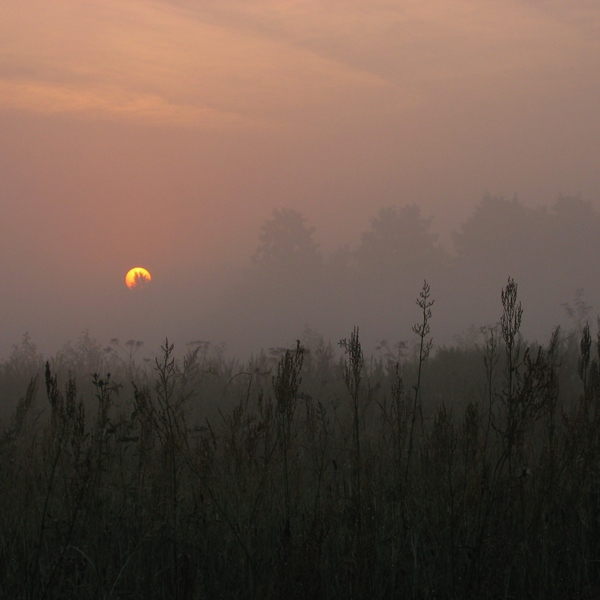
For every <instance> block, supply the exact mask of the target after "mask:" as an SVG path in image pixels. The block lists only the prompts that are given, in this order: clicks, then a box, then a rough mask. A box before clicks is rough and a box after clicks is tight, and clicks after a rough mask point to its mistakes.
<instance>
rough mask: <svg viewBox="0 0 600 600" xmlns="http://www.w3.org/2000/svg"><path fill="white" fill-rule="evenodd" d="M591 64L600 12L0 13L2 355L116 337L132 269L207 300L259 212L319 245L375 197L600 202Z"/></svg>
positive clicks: (453, 221) (432, 8)
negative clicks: (305, 228)
mask: <svg viewBox="0 0 600 600" xmlns="http://www.w3.org/2000/svg"><path fill="white" fill-rule="evenodd" d="M599 73H600V5H599V4H598V3H597V2H595V1H594V2H592V1H587V2H585V1H581V2H565V1H559V0H548V1H537V0H518V1H516V0H515V1H513V0H455V1H450V0H432V1H429V2H423V1H422V0H409V1H399V0H395V1H392V0H389V1H384V0H382V1H378V0H364V1H363V0H346V1H343V2H342V1H339V0H336V1H334V0H323V1H320V2H316V1H304V2H303V1H287V2H286V1H282V0H278V1H267V0H265V1H262V0H257V1H252V2H249V1H248V0H218V1H208V0H206V1H202V0H172V1H163V2H159V1H151V0H144V1H141V0H118V1H117V0H86V1H81V0H53V1H52V2H48V1H47V0H28V1H27V2H17V1H16V0H15V1H13V0H3V1H1V2H0V131H1V132H2V134H1V135H0V181H1V182H2V188H1V193H0V210H1V219H0V236H1V237H0V251H1V257H0V276H1V277H2V280H3V287H2V296H1V297H0V310H1V312H2V319H3V340H2V342H0V356H1V355H2V354H4V353H5V351H6V348H10V344H12V343H14V342H16V341H18V339H19V338H20V336H21V334H22V333H24V332H25V331H29V332H30V334H31V335H32V337H33V338H34V340H37V341H39V342H40V345H42V346H43V347H44V344H46V345H49V344H50V342H51V341H55V342H56V343H57V344H62V343H64V342H65V341H66V340H67V339H69V338H71V339H72V338H74V337H76V336H77V334H78V333H79V332H81V331H82V330H83V329H84V328H85V327H89V328H90V330H91V331H92V333H95V334H96V335H98V336H100V337H102V336H105V337H110V336H113V335H119V327H121V326H122V323H123V322H127V315H129V314H130V312H128V311H133V312H135V310H136V307H135V304H132V300H131V297H128V296H127V293H128V290H127V289H126V288H125V286H124V284H123V276H124V274H125V272H126V271H127V270H128V269H129V268H130V267H132V266H137V265H138V264H142V265H143V266H147V267H148V268H149V269H150V270H151V271H153V275H154V281H155V282H161V281H162V282H163V285H164V286H165V288H164V289H166V288H167V287H168V288H169V289H170V291H171V293H172V294H173V296H174V297H177V296H178V295H180V294H185V293H188V291H189V289H190V287H193V289H194V290H195V292H197V293H199V294H200V295H201V294H202V284H201V283H198V282H199V281H200V282H201V281H202V280H203V278H208V275H207V274H208V273H209V272H211V271H214V270H216V269H220V268H222V267H223V265H224V264H227V265H229V264H237V263H240V262H243V261H245V260H247V258H248V256H249V255H250V254H251V252H252V250H253V248H254V246H255V245H256V243H257V236H258V228H259V226H260V224H261V223H262V222H263V221H264V220H265V219H266V218H268V217H269V215H270V213H271V211H272V209H273V208H275V207H281V206H288V207H293V208H296V209H298V210H300V211H301V212H303V213H304V214H305V215H306V216H307V217H308V219H309V221H310V223H312V224H313V225H315V226H317V229H318V232H317V236H318V239H319V241H320V242H321V244H322V245H323V247H324V248H326V249H327V248H335V246H336V245H337V244H342V243H348V244H350V245H352V244H354V243H355V242H356V241H357V240H358V237H359V235H360V232H361V231H363V230H364V229H366V228H367V227H368V223H369V219H370V218H371V217H372V216H374V215H375V214H376V212H377V210H378V209H379V208H380V207H381V206H387V205H390V204H400V205H402V204H406V203H414V202H416V203H418V204H419V205H420V206H421V207H422V210H423V211H424V213H425V214H427V215H433V216H434V217H435V221H434V223H435V226H436V228H437V229H438V230H440V231H441V232H448V231H450V230H452V229H453V228H456V227H457V226H458V225H459V224H460V222H461V220H462V219H464V218H465V217H466V216H467V215H468V214H469V212H470V211H471V209H472V208H473V206H474V205H475V204H476V203H477V202H478V201H479V199H480V198H481V196H482V195H483V194H484V193H485V192H491V193H494V194H503V195H506V196H512V195H513V194H515V193H516V194H518V196H519V197H520V198H521V199H522V200H523V201H524V202H527V203H532V204H539V203H543V202H551V201H553V200H554V199H555V198H556V197H557V196H558V195H559V194H561V193H563V194H572V193H581V194H582V195H583V196H584V197H585V198H588V199H591V200H593V201H594V202H596V203H598V202H600V169H599V165H600V111H599V109H598V107H600V77H599V76H598V74H599ZM190 278H193V280H194V282H196V283H194V285H192V284H191V283H190V281H189V279H190ZM194 286H200V287H199V288H198V287H194ZM207 286H208V284H207ZM186 290H187V291H186ZM209 296H210V290H208V289H207V290H206V298H207V302H209V299H208V298H209ZM211 301H218V298H216V299H215V298H212V300H211ZM165 306H166V304H165ZM165 310H168V309H167V308H165ZM167 321H168V319H167ZM100 323H103V325H100ZM113 331H114V333H113ZM122 335H123V337H126V336H127V335H128V334H127V333H126V332H123V333H122ZM132 335H133V334H132Z"/></svg>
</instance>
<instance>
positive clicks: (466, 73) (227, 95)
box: [0, 0, 600, 128]
mask: <svg viewBox="0 0 600 600" xmlns="http://www.w3.org/2000/svg"><path fill="white" fill-rule="evenodd" d="M599 22H600V10H599V9H598V8H596V7H595V4H594V3H591V2H583V3H577V7H573V6H572V3H569V4H568V5H567V4H566V3H564V2H536V1H533V0H529V1H523V0H519V1H517V0H502V1H499V0H477V1H476V2H475V1H473V0H456V1H455V2H451V3H450V2H447V1H446V0H433V1H431V2H422V1H421V0H406V2H402V3H398V2H396V1H388V0H369V1H366V0H347V1H345V2H337V1H336V2H334V1H327V0H320V1H316V0H306V1H284V0H277V1H275V0H257V1H256V2H248V1H247V0H219V2H197V1H195V0H194V1H192V0H154V1H148V0H144V1H142V0H127V1H123V0H119V1H117V0H102V1H100V0H90V1H89V2H79V1H78V0H55V1H53V2H52V3H49V2H46V1H44V0H30V1H29V2H27V4H26V5H25V3H3V5H2V6H0V39H1V40H2V41H1V42H0V90H1V94H2V95H1V99H0V106H1V107H2V108H4V109H20V110H27V111H35V112H41V113H44V112H65V113H73V114H79V115H81V116H92V117H105V118H116V119H121V118H125V119H128V120H134V121H135V120H138V121H143V122H157V123H173V124H185V125H193V126H198V127H209V128H239V127H256V126H258V127H266V128H269V127H289V126H294V125H298V124H299V123H303V122H307V121H310V118H311V115H319V114H328V115H329V118H331V117H332V116H335V115H336V113H337V114H339V113H343V112H344V111H349V112H351V113H353V114H355V116H358V115H363V116H364V115H368V114H369V112H370V111H375V112H378V113H385V112H390V113H392V112H395V113H398V111H401V110H402V109H403V108H404V107H407V106H414V105H415V104H417V103H419V102H420V101H421V100H422V99H423V98H424V97H425V96H426V95H427V94H432V93H434V92H433V91H432V89H433V88H436V89H439V88H440V87H444V86H446V85H454V84H453V83H452V82H458V83H457V84H456V85H463V84H464V83H465V81H468V80H470V81H472V82H477V84H478V85H480V86H483V87H484V88H485V86H486V85H487V84H489V83H490V82H495V81H498V80H499V79H500V80H501V79H502V78H504V77H510V76H512V74H515V73H516V74H517V75H519V76H521V77H523V76H530V77H531V76H533V77H544V76H546V75H547V74H548V73H552V75H553V76H556V74H557V73H561V72H563V73H570V72H571V71H572V69H573V65H574V64H576V65H579V68H581V69H586V70H588V69H589V70H592V69H593V68H595V67H596V66H598V62H600V58H599V57H600V47H599V46H600V42H599V40H598V38H597V36H596V37H594V36H590V35H589V32H590V31H591V29H590V28H592V29H593V27H595V26H596V27H597V25H598V23H599Z"/></svg>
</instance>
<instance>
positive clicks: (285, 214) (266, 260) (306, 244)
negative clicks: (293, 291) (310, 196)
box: [253, 208, 323, 275]
mask: <svg viewBox="0 0 600 600" xmlns="http://www.w3.org/2000/svg"><path fill="white" fill-rule="evenodd" d="M314 232H315V228H314V227H309V226H308V225H307V224H306V218H305V217H304V216H303V215H302V214H301V213H299V212H298V211H296V210H293V209H289V208H282V209H279V210H278V209H275V210H273V216H272V218H271V219H269V220H268V221H266V222H265V223H264V224H263V225H262V227H261V229H260V234H259V239H260V245H259V246H258V248H257V250H256V253H255V254H254V256H253V262H254V263H255V264H256V265H258V266H259V267H261V268H263V269H265V270H268V271H277V272H289V273H297V274H302V275H309V274H311V273H315V272H316V271H317V270H319V269H320V268H321V267H322V262H323V259H322V256H321V253H320V251H319V247H318V245H317V244H316V242H315V241H314V239H313V234H314Z"/></svg>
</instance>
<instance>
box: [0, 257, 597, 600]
mask: <svg viewBox="0 0 600 600" xmlns="http://www.w3.org/2000/svg"><path fill="white" fill-rule="evenodd" d="M265 256H266V254H265ZM517 291H518V290H517V285H516V283H515V282H514V281H513V280H512V279H509V281H508V283H507V284H506V286H505V288H504V289H503V290H502V293H501V294H500V293H498V297H499V300H501V306H500V303H497V305H498V309H497V312H498V314H499V317H500V319H499V321H498V324H497V325H495V326H492V327H486V328H483V329H481V330H480V331H479V333H478V334H477V335H473V336H472V339H471V340H469V341H464V340H463V342H462V343H460V344H457V345H455V346H444V347H440V348H436V347H435V346H433V344H432V337H431V336H432V334H433V335H434V334H435V322H436V321H435V320H436V312H435V311H436V308H437V303H435V304H433V297H434V296H432V291H431V290H430V288H429V285H428V284H427V283H425V284H424V286H423V288H422V290H421V294H420V295H419V297H418V299H417V304H418V306H417V310H415V311H414V317H415V318H414V319H413V321H416V324H415V326H414V329H413V330H414V338H415V346H414V351H411V350H410V347H409V346H407V345H402V344H400V345H398V346H390V345H389V344H382V346H381V348H380V351H379V352H378V353H377V354H376V355H375V356H374V357H371V358H369V357H366V356H365V354H364V351H363V347H362V344H361V339H360V337H359V329H358V328H355V329H354V330H353V331H352V332H351V333H350V337H349V338H346V339H344V340H342V341H341V342H340V346H341V348H340V350H341V352H340V353H337V351H336V350H335V349H334V347H332V346H331V345H330V344H327V343H326V342H325V341H324V340H323V339H322V338H321V337H320V336H319V335H318V334H317V333H316V332H315V331H311V330H306V331H305V333H304V335H303V337H302V339H301V340H300V341H299V342H298V343H297V344H296V345H295V346H294V347H292V348H290V349H285V348H282V349H272V350H270V351H268V352H261V353H259V354H257V355H256V356H254V357H252V358H251V359H250V360H249V361H248V362H246V363H238V362H236V361H235V360H228V359H226V358H224V356H223V354H222V352H221V351H220V349H219V348H218V347H213V346H212V345H211V344H208V343H200V342H198V343H195V344H191V345H189V346H188V348H187V351H186V352H185V353H184V354H183V355H182V356H179V357H176V356H175V354H174V351H175V349H174V348H173V345H172V344H170V343H169V342H168V341H165V343H164V345H163V346H162V348H161V351H160V352H159V354H158V355H157V356H156V357H155V358H154V359H153V360H151V361H147V362H145V361H144V360H143V359H141V358H140V357H141V356H142V355H143V352H144V351H145V348H143V346H142V345H141V342H136V341H133V340H130V341H128V342H125V343H124V344H121V343H120V342H119V341H118V340H113V342H112V343H111V345H110V346H109V347H108V348H106V349H103V348H101V347H100V346H99V345H98V344H97V343H96V342H95V341H94V340H93V339H91V338H90V337H89V336H88V335H85V334H84V335H83V336H82V337H81V338H80V340H78V342H77V343H76V344H74V345H71V344H70V345H68V346H67V347H65V349H64V350H63V351H61V352H60V353H58V354H57V355H56V356H55V357H54V358H52V359H50V360H48V361H44V360H43V358H42V357H41V356H40V355H39V353H38V352H37V350H36V348H35V346H34V344H33V342H32V341H31V340H30V339H29V338H28V337H25V338H24V339H23V342H22V344H21V345H20V346H18V347H16V348H15V351H14V353H13V355H12V356H11V357H9V358H8V359H7V360H5V361H3V362H2V363H1V364H0V392H1V393H2V396H3V406H4V407H8V406H11V412H10V414H9V415H8V414H7V415H6V416H5V418H4V419H3V428H2V433H1V437H0V448H1V450H0V451H1V455H2V461H1V462H0V486H1V487H0V519H1V527H0V531H1V532H2V536H1V537H0V596H1V597H3V598H61V597H64V598H71V597H77V598H82V599H84V598H99V597H101V598H111V597H114V598H134V597H135V598H138V597H145V598H201V597H218V598H266V597H270V598H272V597H289V598H296V597H297V598H306V597H323V598H335V597H351V598H366V597H369V598H371V597H373V598H389V597H415V598H481V597H486V598H515V597H519V598H522V597H536V598H563V597H564V598H567V597H568V598H573V597H597V596H598V594H599V592H600V470H599V465H600V370H599V369H600V367H599V365H600V338H598V337H597V338H596V339H595V340H594V339H593V338H592V332H591V331H590V326H589V324H588V323H583V328H582V330H581V331H579V332H569V333H567V334H563V333H561V331H560V329H556V330H555V331H554V332H553V333H552V335H551V336H550V339H549V341H548V343H546V344H544V345H539V344H537V343H528V342H527V341H526V340H525V339H524V338H523V336H522V334H521V324H522V321H523V320H526V318H527V314H528V313H527V308H525V309H523V308H522V306H521V301H520V300H519V298H518V296H517ZM498 292H500V290H498ZM576 309H577V307H575V309H573V310H576ZM531 310H532V311H533V310H535V307H531ZM360 331H361V333H362V329H361V330H360Z"/></svg>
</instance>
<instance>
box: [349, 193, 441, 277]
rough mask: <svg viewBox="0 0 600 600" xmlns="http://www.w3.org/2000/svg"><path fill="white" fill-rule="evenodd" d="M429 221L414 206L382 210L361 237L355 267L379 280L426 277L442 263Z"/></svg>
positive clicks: (391, 207) (439, 250)
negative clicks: (384, 278) (360, 266)
mask: <svg viewBox="0 0 600 600" xmlns="http://www.w3.org/2000/svg"><path fill="white" fill-rule="evenodd" d="M431 221H432V219H426V218H424V217H423V216H422V215H421V210H420V209H419V207H418V206H415V205H410V206H404V207H402V208H398V207H396V206H390V207H387V208H382V209H381V210H380V211H379V213H378V215H377V216H376V217H375V218H374V219H373V220H372V221H371V229H370V231H366V232H365V233H363V234H362V239H361V244H360V246H359V248H358V249H357V251H356V259H357V261H358V263H359V264H360V265H362V267H363V268H364V269H367V270H368V271H369V272H372V273H374V274H376V275H377V274H379V275H380V276H382V277H389V276H390V274H394V276H395V277H399V276H405V275H406V276H418V280H419V281H422V280H423V279H424V278H425V277H429V276H430V275H431V272H432V271H438V270H439V268H440V266H441V265H443V263H444V261H445V253H444V251H443V250H442V249H441V248H440V247H439V246H438V245H437V238H436V236H435V234H434V233H432V231H431Z"/></svg>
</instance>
